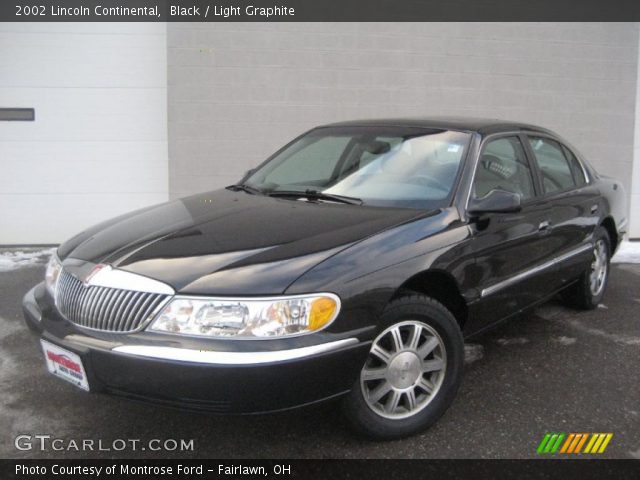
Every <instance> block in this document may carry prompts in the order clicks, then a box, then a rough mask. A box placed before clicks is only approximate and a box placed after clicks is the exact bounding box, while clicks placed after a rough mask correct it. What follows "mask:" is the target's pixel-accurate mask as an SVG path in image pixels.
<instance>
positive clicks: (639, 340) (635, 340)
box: [569, 320, 640, 346]
mask: <svg viewBox="0 0 640 480" xmlns="http://www.w3.org/2000/svg"><path fill="white" fill-rule="evenodd" d="M569 325H571V326H572V327H573V328H575V329H577V330H580V331H582V332H585V333H588V334H589V335H595V336H598V337H601V338H606V339H607V340H611V341H612V342H615V343H618V344H620V345H631V346H640V337H635V336H633V335H625V334H623V333H609V332H605V331H604V330H600V329H599V328H592V327H588V326H586V325H584V324H583V323H582V322H580V321H579V320H570V321H569Z"/></svg>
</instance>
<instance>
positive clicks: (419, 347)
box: [344, 295, 464, 439]
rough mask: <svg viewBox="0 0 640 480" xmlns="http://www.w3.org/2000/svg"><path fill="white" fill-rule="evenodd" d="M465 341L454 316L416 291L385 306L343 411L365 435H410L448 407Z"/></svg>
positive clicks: (456, 388) (454, 388)
mask: <svg viewBox="0 0 640 480" xmlns="http://www.w3.org/2000/svg"><path fill="white" fill-rule="evenodd" d="M463 361H464V344H463V340H462V335H461V333H460V329H459V328H458V325H457V322H456V320H455V318H454V317H453V315H452V314H451V313H450V312H449V311H448V310H447V309H446V308H445V307H444V306H443V305H442V304H440V303H438V302H437V301H435V300H434V299H432V298H429V297H426V296H421V295H411V296H406V297H402V298H400V299H398V300H395V301H393V302H392V303H390V304H389V306H388V307H387V308H386V310H385V312H384V314H383V318H382V327H381V331H380V333H379V334H378V336H377V337H376V339H375V340H374V341H373V343H372V345H371V350H370V352H369V355H368V357H367V360H366V362H365V364H364V366H363V367H362V371H361V373H360V378H359V379H358V381H357V382H356V384H355V385H354V387H353V389H352V391H351V393H350V394H349V396H348V397H347V398H346V399H345V404H344V411H345V414H346V417H347V419H348V420H349V422H350V423H351V425H352V426H353V427H354V428H355V430H356V431H358V432H359V433H361V434H364V435H366V436H368V437H372V438H376V439H392V438H399V437H403V436H407V435H411V434H413V433H416V432H418V431H420V430H423V429H425V428H427V427H429V426H430V425H432V424H433V423H435V421H436V420H438V418H440V416H441V415H442V414H443V413H444V412H445V410H446V409H447V408H448V407H449V405H450V404H451V402H452V401H453V398H454V397H455V394H456V392H457V390H458V386H459V384H460V378H461V375H462V366H463Z"/></svg>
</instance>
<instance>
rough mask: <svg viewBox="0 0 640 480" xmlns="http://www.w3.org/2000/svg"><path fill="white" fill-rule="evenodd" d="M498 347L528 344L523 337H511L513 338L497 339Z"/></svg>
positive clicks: (526, 339) (527, 340)
mask: <svg viewBox="0 0 640 480" xmlns="http://www.w3.org/2000/svg"><path fill="white" fill-rule="evenodd" d="M496 342H497V343H498V344H499V345H502V346H505V345H524V344H525V343H529V339H528V338H524V337H513V338H499V339H498V340H496Z"/></svg>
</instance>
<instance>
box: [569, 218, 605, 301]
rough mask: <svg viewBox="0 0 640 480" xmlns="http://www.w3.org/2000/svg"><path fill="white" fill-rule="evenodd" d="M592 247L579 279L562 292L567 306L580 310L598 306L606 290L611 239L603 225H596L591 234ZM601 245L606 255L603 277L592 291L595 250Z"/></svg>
mask: <svg viewBox="0 0 640 480" xmlns="http://www.w3.org/2000/svg"><path fill="white" fill-rule="evenodd" d="M593 244H594V249H593V253H592V259H591V261H590V262H589V264H588V265H587V266H586V267H585V271H584V272H583V273H582V275H581V276H580V279H579V280H578V281H577V282H576V283H574V284H573V285H571V286H570V287H569V288H568V289H567V290H565V292H563V295H562V296H563V298H564V299H565V303H566V304H567V305H568V306H571V307H574V308H577V309H580V310H593V309H594V308H596V307H597V306H598V304H599V303H600V302H601V301H602V298H603V297H604V293H605V291H606V290H607V283H608V281H609V270H610V261H611V240H610V239H609V234H608V233H607V231H606V230H605V229H604V228H603V227H598V228H597V229H596V231H595V233H594V236H593ZM599 245H602V246H603V247H604V252H605V255H606V261H605V262H604V279H603V280H602V285H601V287H600V288H599V289H598V290H597V291H596V292H594V290H593V289H592V273H593V272H594V267H595V265H596V263H597V262H596V255H597V254H596V252H597V249H598V247H599Z"/></svg>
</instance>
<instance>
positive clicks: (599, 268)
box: [589, 239, 607, 297]
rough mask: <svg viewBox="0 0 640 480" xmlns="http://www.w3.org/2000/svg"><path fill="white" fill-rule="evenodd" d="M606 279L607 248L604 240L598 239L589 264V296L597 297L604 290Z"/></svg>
mask: <svg viewBox="0 0 640 480" xmlns="http://www.w3.org/2000/svg"><path fill="white" fill-rule="evenodd" d="M606 278H607V246H606V245H605V243H604V240H602V239H600V240H598V241H597V242H596V244H595V245H594V247H593V260H592V262H591V273H590V274H589V287H590V290H591V295H593V296H594V297H595V296H597V295H599V294H600V293H601V292H602V289H603V288H604V284H605V280H606Z"/></svg>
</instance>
